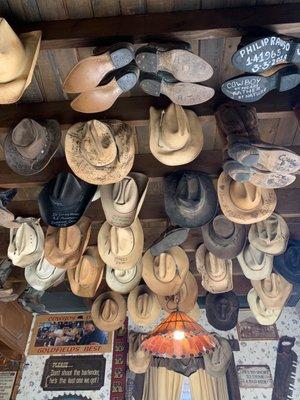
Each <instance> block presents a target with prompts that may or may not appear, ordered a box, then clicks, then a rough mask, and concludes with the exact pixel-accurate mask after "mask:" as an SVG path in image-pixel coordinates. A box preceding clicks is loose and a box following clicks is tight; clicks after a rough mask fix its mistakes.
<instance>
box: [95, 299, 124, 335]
mask: <svg viewBox="0 0 300 400" xmlns="http://www.w3.org/2000/svg"><path fill="white" fill-rule="evenodd" d="M125 318H126V301H125V299H124V297H123V296H122V295H121V294H119V293H114V292H105V293H102V294H100V296H98V297H97V299H96V300H95V301H94V303H93V306H92V320H93V322H94V324H95V325H96V326H97V328H99V329H101V330H102V331H105V332H112V331H115V330H117V329H119V328H120V327H121V326H122V325H123V324H124V321H125Z"/></svg>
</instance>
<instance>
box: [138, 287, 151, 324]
mask: <svg viewBox="0 0 300 400" xmlns="http://www.w3.org/2000/svg"><path fill="white" fill-rule="evenodd" d="M152 304H153V298H152V296H151V295H150V294H149V293H147V292H145V293H141V294H140V295H139V296H138V298H137V303H136V308H137V312H138V314H139V315H140V316H141V317H142V318H146V317H147V316H148V315H149V314H150V313H151V309H152Z"/></svg>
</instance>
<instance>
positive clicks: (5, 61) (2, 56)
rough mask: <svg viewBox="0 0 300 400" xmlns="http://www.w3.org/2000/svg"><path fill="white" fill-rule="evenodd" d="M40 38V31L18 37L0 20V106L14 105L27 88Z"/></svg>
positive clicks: (6, 23) (36, 56)
mask: <svg viewBox="0 0 300 400" xmlns="http://www.w3.org/2000/svg"><path fill="white" fill-rule="evenodd" d="M41 37H42V32H41V31H34V32H27V33H22V34H21V35H20V37H18V36H17V35H16V34H15V32H14V31H13V30H12V29H11V27H10V26H9V24H8V22H7V21H6V20H5V19H4V18H0V104H11V103H15V102H16V101H18V100H19V99H20V98H21V96H22V94H23V93H24V90H25V89H26V88H27V87H28V86H29V84H30V82H31V79H32V76H33V70H34V67H35V64H36V60H37V58H38V54H39V49H40V43H41Z"/></svg>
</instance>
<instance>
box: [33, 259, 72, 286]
mask: <svg viewBox="0 0 300 400" xmlns="http://www.w3.org/2000/svg"><path fill="white" fill-rule="evenodd" d="M65 273H66V270H65V269H61V268H56V267H55V266H54V265H52V264H50V263H49V262H48V261H47V260H46V258H45V257H42V258H41V259H40V261H39V262H37V263H35V264H32V265H29V266H28V267H26V268H25V279H26V281H27V282H28V283H29V285H30V286H31V287H33V288H34V289H36V290H47V289H49V288H50V287H51V286H57V285H58V284H60V283H61V282H62V281H63V280H64V278H65Z"/></svg>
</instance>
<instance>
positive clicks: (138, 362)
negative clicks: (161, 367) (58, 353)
mask: <svg viewBox="0 0 300 400" xmlns="http://www.w3.org/2000/svg"><path fill="white" fill-rule="evenodd" d="M145 337H146V334H144V333H141V332H133V331H130V332H129V338H128V343H129V348H128V368H129V369H130V371H132V372H134V373H135V374H144V373H145V372H146V371H147V369H148V368H149V365H150V362H151V359H152V356H151V354H150V353H148V352H146V351H145V350H143V349H142V348H141V343H142V341H143V339H144V338H145Z"/></svg>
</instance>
